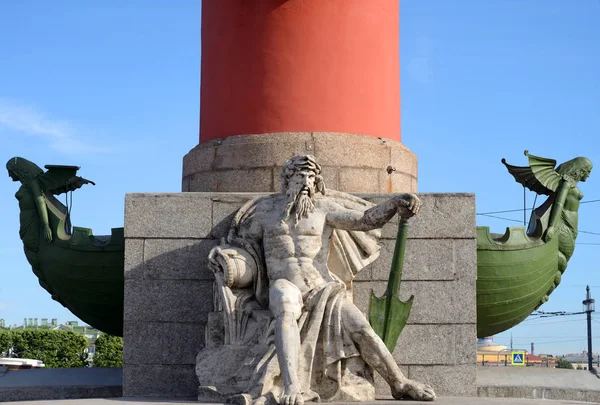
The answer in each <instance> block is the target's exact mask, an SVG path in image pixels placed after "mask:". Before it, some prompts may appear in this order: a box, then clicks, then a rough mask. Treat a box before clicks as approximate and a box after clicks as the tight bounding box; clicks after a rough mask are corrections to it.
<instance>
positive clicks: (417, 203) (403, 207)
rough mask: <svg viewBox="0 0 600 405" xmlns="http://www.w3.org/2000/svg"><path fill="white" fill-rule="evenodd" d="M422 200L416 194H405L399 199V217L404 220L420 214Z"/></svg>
mask: <svg viewBox="0 0 600 405" xmlns="http://www.w3.org/2000/svg"><path fill="white" fill-rule="evenodd" d="M420 209H421V200H419V197H417V196H416V195H414V194H403V195H402V196H400V197H399V199H398V215H400V217H402V218H410V217H413V216H415V215H417V214H418V213H419V210H420Z"/></svg>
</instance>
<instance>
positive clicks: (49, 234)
mask: <svg viewBox="0 0 600 405" xmlns="http://www.w3.org/2000/svg"><path fill="white" fill-rule="evenodd" d="M44 235H45V236H46V241H47V242H52V229H50V226H49V225H46V227H45V229H44Z"/></svg>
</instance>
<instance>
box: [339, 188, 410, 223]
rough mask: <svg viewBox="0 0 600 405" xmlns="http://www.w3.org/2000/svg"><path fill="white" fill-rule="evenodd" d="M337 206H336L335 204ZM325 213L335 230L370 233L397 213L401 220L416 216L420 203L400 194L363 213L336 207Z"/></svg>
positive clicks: (408, 195) (407, 195)
mask: <svg viewBox="0 0 600 405" xmlns="http://www.w3.org/2000/svg"><path fill="white" fill-rule="evenodd" d="M336 205H337V204H336ZM338 207H339V209H335V208H334V209H332V210H331V211H329V212H328V213H327V222H328V223H329V224H330V225H331V226H333V227H334V228H337V229H344V230H347V231H370V230H372V229H379V228H381V227H382V226H383V225H385V224H386V223H387V222H389V221H390V219H392V217H393V216H394V215H395V214H396V213H398V214H399V215H400V216H401V217H402V218H410V217H412V216H413V215H416V214H417V213H418V212H419V209H420V208H421V201H420V200H419V198H418V197H417V196H416V195H414V194H400V195H397V196H394V197H392V198H390V199H389V200H386V201H384V202H382V203H380V204H377V205H376V206H374V207H373V208H369V209H368V210H366V211H365V212H364V213H360V212H357V211H352V210H347V209H345V208H342V207H341V206H338Z"/></svg>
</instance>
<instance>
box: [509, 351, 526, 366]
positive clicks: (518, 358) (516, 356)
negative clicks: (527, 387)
mask: <svg viewBox="0 0 600 405" xmlns="http://www.w3.org/2000/svg"><path fill="white" fill-rule="evenodd" d="M512 365H513V366H524V365H525V352H512Z"/></svg>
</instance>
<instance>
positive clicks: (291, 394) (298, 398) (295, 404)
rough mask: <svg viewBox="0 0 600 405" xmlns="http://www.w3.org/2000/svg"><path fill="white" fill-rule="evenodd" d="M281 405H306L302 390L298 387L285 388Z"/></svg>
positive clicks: (280, 401)
mask: <svg viewBox="0 0 600 405" xmlns="http://www.w3.org/2000/svg"><path fill="white" fill-rule="evenodd" d="M279 404H280V405H304V397H303V396H302V390H301V389H300V388H299V387H296V386H290V387H285V388H284V389H283V394H282V395H281V399H280V400H279Z"/></svg>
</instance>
